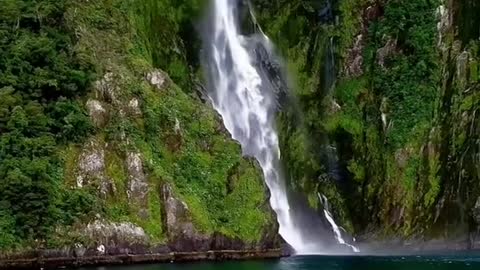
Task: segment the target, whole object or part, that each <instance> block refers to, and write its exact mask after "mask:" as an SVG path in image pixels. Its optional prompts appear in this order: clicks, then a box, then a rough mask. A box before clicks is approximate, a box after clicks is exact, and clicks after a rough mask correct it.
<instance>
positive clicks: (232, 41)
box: [207, 0, 306, 252]
mask: <svg viewBox="0 0 480 270" xmlns="http://www.w3.org/2000/svg"><path fill="white" fill-rule="evenodd" d="M213 2H214V3H213V6H214V9H213V14H212V16H213V17H212V18H211V19H212V20H213V21H212V22H211V25H212V29H209V30H210V31H211V32H210V33H209V34H210V37H209V38H210V41H211V44H209V46H210V48H207V50H208V52H207V53H208V56H207V58H208V59H207V62H208V68H207V72H208V75H209V78H210V84H211V88H212V89H211V91H209V93H208V95H209V98H210V100H211V102H212V104H213V106H214V108H215V109H216V110H217V111H218V112H219V113H220V114H221V116H222V118H223V122H224V124H225V127H226V128H227V130H228V131H229V132H230V134H231V135H232V137H233V138H234V139H235V140H237V141H238V142H239V143H240V144H241V145H242V149H243V152H244V154H245V155H249V156H253V157H255V158H256V159H257V160H258V162H259V164H260V166H261V168H262V170H263V175H264V178H265V182H266V184H267V186H268V188H269V190H270V193H271V196H270V205H271V206H272V208H273V210H274V211H275V213H276V215H277V219H278V223H279V233H280V235H281V236H282V237H283V238H284V239H285V241H286V242H287V243H288V244H290V245H291V246H292V247H293V248H294V249H295V251H296V252H302V251H303V250H305V248H306V246H305V244H304V241H303V240H302V233H301V230H300V229H299V228H297V227H296V226H295V225H294V222H293V220H292V217H291V214H290V206H289V203H288V199H287V191H286V186H285V182H284V180H283V179H282V175H281V172H280V149H279V145H278V136H277V132H276V130H275V126H274V123H275V113H276V110H277V107H278V106H277V101H276V96H275V90H274V89H273V87H274V86H273V84H272V82H271V81H269V80H268V79H265V74H263V71H262V70H261V69H260V68H259V67H258V65H259V64H260V63H258V62H257V57H256V55H255V52H253V51H255V50H252V49H251V48H252V47H254V46H262V47H263V48H264V49H265V50H266V51H267V52H270V51H271V50H272V45H271V43H270V41H269V39H268V38H267V36H265V35H264V34H263V33H260V34H259V35H258V36H255V38H252V37H250V38H249V37H246V36H243V35H241V34H240V29H239V25H238V17H237V16H238V14H237V9H238V2H237V1H236V0H213Z"/></svg>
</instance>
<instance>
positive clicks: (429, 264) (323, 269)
mask: <svg viewBox="0 0 480 270" xmlns="http://www.w3.org/2000/svg"><path fill="white" fill-rule="evenodd" d="M474 269H480V254H468V255H465V254H464V255H451V256H405V257H401V256H398V257H380V256H302V257H300V256H299V257H292V258H285V259H281V260H265V261H251V262H217V263H213V262H203V263H185V264H181V263H172V264H157V265H135V266H119V267H101V268H83V269H82V270H474Z"/></svg>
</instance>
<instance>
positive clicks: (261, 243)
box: [0, 0, 280, 256]
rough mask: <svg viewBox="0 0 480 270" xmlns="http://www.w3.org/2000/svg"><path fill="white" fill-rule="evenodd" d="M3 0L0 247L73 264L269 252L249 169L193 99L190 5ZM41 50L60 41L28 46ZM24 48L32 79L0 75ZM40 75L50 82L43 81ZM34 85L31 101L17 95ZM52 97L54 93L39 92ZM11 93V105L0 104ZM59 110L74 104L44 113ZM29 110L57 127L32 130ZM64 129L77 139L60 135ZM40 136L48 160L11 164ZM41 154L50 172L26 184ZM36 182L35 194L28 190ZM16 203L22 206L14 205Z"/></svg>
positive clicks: (9, 71) (259, 187) (198, 88)
mask: <svg viewBox="0 0 480 270" xmlns="http://www.w3.org/2000/svg"><path fill="white" fill-rule="evenodd" d="M7 2H8V5H7V7H8V8H7V9H5V8H3V7H2V8H1V10H2V16H0V17H1V18H2V19H0V20H1V21H0V22H1V26H2V28H1V29H2V31H3V32H1V35H2V37H1V39H2V46H4V47H5V48H6V51H5V54H2V58H1V59H2V61H1V62H2V73H1V75H0V76H1V77H2V79H1V82H0V89H1V91H2V93H1V94H2V96H3V97H2V98H1V100H2V101H0V106H1V111H2V119H1V120H0V132H1V133H2V146H1V147H0V148H1V150H0V151H1V158H2V166H0V167H2V168H1V169H0V171H1V173H2V176H3V177H4V178H3V179H2V184H1V185H2V191H1V192H0V193H1V194H2V196H1V197H2V199H0V248H1V249H2V250H5V251H11V252H15V251H22V252H23V251H28V250H44V249H54V250H60V251H59V252H60V254H61V256H72V255H74V256H83V255H85V254H86V255H103V254H125V253H129V254H138V253H140V254H142V253H150V252H162V253H163V252H170V251H183V252H188V251H209V250H266V249H272V248H278V247H279V244H280V239H279V237H278V235H277V226H278V225H277V223H276V219H275V217H274V214H273V211H272V210H271V208H270V206H269V204H268V198H269V193H268V190H267V188H266V186H265V184H264V182H263V179H262V177H261V171H260V170H259V168H258V165H257V163H256V162H255V161H254V160H252V159H248V158H243V157H242V155H241V149H240V146H239V145H238V144H237V143H235V142H234V141H233V140H232V139H230V136H229V134H228V133H227V132H226V130H225V129H224V127H223V124H222V121H221V119H220V118H219V116H218V115H216V114H215V112H214V111H213V109H212V108H211V106H210V104H208V103H207V102H205V100H203V99H202V98H203V95H202V91H203V90H202V84H201V83H200V78H201V77H200V75H199V74H197V73H196V72H197V70H198V61H196V58H197V56H196V55H197V54H198V51H195V44H196V43H194V42H198V41H197V40H196V39H195V38H194V36H195V35H196V34H195V32H194V29H193V23H194V22H196V20H197V19H198V18H197V17H195V15H196V14H199V12H200V6H201V5H200V1H193V2H192V1H180V2H179V1H169V0H167V1H154V0H151V1H150V0H147V1H136V0H132V1H103V0H102V1H87V0H85V1H38V2H35V3H30V2H29V1H20V0H19V1H17V0H12V1H7ZM197 2H198V3H197ZM2 5H3V4H2ZM35 9H36V10H40V13H36V12H35V11H34V10H35ZM32 10H33V11H32ZM3 13H5V14H7V15H8V16H5V17H4V16H3V15H4V14H3ZM15 35H17V36H15ZM18 35H23V36H25V39H26V38H27V37H28V38H29V39H26V40H23V41H22V39H21V38H20V37H18ZM60 35H62V36H60ZM61 38H63V40H61V41H58V39H61ZM42 41H43V42H45V43H49V42H50V43H52V44H55V42H58V43H59V44H56V45H54V46H53V47H51V48H50V47H42V46H43V44H40V45H39V46H38V47H37V46H36V44H35V43H34V42H42ZM190 41H191V42H192V43H189V42H190ZM22 42H25V43H27V45H28V44H30V46H31V47H32V48H31V50H37V51H36V53H37V55H31V56H25V59H22V60H23V62H22V64H25V66H28V68H30V70H31V71H32V72H33V73H34V75H35V77H33V78H31V82H32V85H30V86H25V85H22V83H24V81H22V80H24V79H25V78H21V77H19V76H18V77H15V76H17V75H18V74H19V72H18V71H17V70H15V67H11V66H8V64H10V63H9V62H8V61H12V60H11V59H16V57H17V56H16V55H17V54H18V50H19V49H23V48H22V46H25V44H22ZM55 46H56V47H55ZM42 50H43V51H42ZM48 50H51V51H48ZM7 53H8V54H7ZM53 55H60V56H59V57H63V56H66V57H68V60H69V61H71V62H73V63H75V64H71V63H67V65H72V66H74V65H77V66H78V67H79V68H78V69H79V70H81V71H82V72H83V73H82V74H81V75H83V74H88V76H87V75H85V76H84V80H83V82H84V84H83V85H81V86H80V85H79V84H78V83H76V82H67V83H66V84H65V85H60V83H59V81H60V80H61V78H57V77H55V73H56V74H58V76H64V77H67V76H75V75H77V76H80V75H79V74H80V71H70V70H68V69H66V71H65V70H55V68H56V66H55V65H56V63H54V62H53V61H60V60H61V59H53V58H52V57H53ZM37 57H39V58H42V57H44V58H45V59H44V60H42V59H37ZM4 60H5V61H7V62H4ZM3 63H7V64H6V65H4V64H3ZM12 65H13V64H12ZM3 67H4V68H6V69H5V70H6V71H5V72H3ZM50 69H51V70H52V74H49V73H47V72H46V71H44V73H42V70H50ZM12 80H18V82H15V84H14V83H12ZM42 80H44V81H46V82H43V81H42ZM9 83H10V85H9ZM41 83H43V85H41V86H37V85H38V84H41ZM36 84H37V85H36ZM68 87H70V88H72V91H73V93H72V94H70V95H69V94H68V93H67V92H66V91H67V90H68V89H69V88H68ZM37 88H38V89H39V92H38V93H37V94H32V95H29V94H28V93H29V91H30V89H32V90H35V89H37ZM80 88H81V89H80ZM65 89H67V90H65ZM7 91H10V92H7ZM54 91H57V92H58V94H57V95H54V96H53V95H51V96H49V94H50V93H52V92H54ZM12 93H14V94H18V95H23V100H22V99H21V98H19V99H18V100H12V98H10V97H8V95H9V94H12ZM5 97H6V99H5ZM29 102H30V103H29ZM59 102H68V104H75V107H74V109H77V110H78V113H76V114H75V111H73V109H71V108H66V109H65V111H62V112H58V113H57V114H55V112H53V113H51V112H50V110H51V108H52V107H58V106H59ZM31 103H35V104H37V105H36V106H37V107H38V108H37V107H35V108H37V109H36V110H35V108H34V109H32V108H30V107H29V106H30V104H31ZM41 110H43V111H46V113H45V117H46V118H48V120H46V121H51V122H62V123H63V122H65V126H62V127H60V128H58V129H53V128H51V127H50V124H48V123H47V124H46V125H45V127H44V129H43V131H42V130H40V131H39V130H38V128H37V129H36V126H35V125H36V124H37V122H38V119H36V118H35V117H36V114H37V113H38V111H41ZM13 111H22V117H23V118H22V119H21V120H18V121H20V122H21V121H23V122H21V123H20V124H17V125H16V126H15V124H9V123H10V122H14V121H16V120H15V119H17V118H15V115H14V114H12V112H13ZM78 119H81V122H80V121H79V120H78ZM22 124H23V125H24V126H25V129H22V130H20V127H22V126H20V125H22ZM82 125H83V126H82ZM68 129H70V130H71V131H70V132H71V133H72V134H75V135H78V136H76V137H75V139H72V136H63V137H62V135H63V133H65V132H67V131H69V130H68ZM42 132H43V133H42ZM47 132H48V133H47ZM18 134H20V135H18ZM42 134H51V135H48V136H51V144H50V145H49V147H50V148H48V150H49V152H45V151H46V150H43V151H44V152H43V153H39V151H40V150H37V152H33V153H31V154H27V155H26V156H25V157H22V158H21V159H20V158H19V159H18V163H15V164H14V165H9V164H13V162H14V161H15V162H16V161H17V160H16V159H15V156H17V155H19V153H18V151H21V150H20V149H21V147H34V146H31V145H35V143H36V142H35V141H33V142H32V140H36V139H42ZM14 136H17V137H18V136H21V137H22V139H23V138H24V137H25V141H22V143H21V144H20V143H19V144H18V145H19V146H18V148H16V149H11V148H13V147H15V144H11V143H8V142H5V141H6V140H7V139H8V138H12V140H13V138H14ZM45 136H46V135H45ZM29 143H30V144H29ZM37 144H38V143H37ZM8 147H11V148H8ZM39 147H40V146H39ZM42 149H43V148H42ZM32 151H36V149H32ZM42 154H43V155H44V156H45V157H47V158H49V159H51V160H52V161H51V162H50V163H48V165H47V166H49V167H48V168H50V169H51V170H53V173H49V172H44V175H35V174H32V173H31V171H32V170H34V169H31V168H30V167H29V166H30V165H29V164H31V163H35V162H36V161H37V160H40V159H41V155H42ZM53 160H54V161H55V162H53ZM22 162H24V163H25V164H24V165H26V166H22ZM39 162H40V161H39ZM40 173H41V172H40ZM16 174H18V175H21V176H22V177H23V178H22V180H21V181H23V184H22V185H24V186H23V187H22V186H19V185H20V183H19V182H18V181H16V178H15V177H14V176H15V175H16ZM0 178H1V177H0ZM46 179H48V180H46ZM47 182H48V185H47V184H46V183H47ZM35 183H37V184H38V185H41V186H42V187H43V188H44V189H46V190H47V193H46V194H43V195H42V190H38V189H37V190H35V187H34V185H35ZM17 188H18V189H17ZM30 188H31V189H30ZM39 196H40V197H39ZM27 200H29V202H28V203H30V205H25V207H24V208H18V207H16V206H15V204H16V203H17V202H18V201H27ZM39 215H40V216H39ZM39 230H41V233H40V231H39ZM4 254H7V253H4Z"/></svg>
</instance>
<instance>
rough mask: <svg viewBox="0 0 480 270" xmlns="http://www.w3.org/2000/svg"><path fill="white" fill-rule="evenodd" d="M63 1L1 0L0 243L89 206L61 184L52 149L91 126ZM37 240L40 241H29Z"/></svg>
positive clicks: (40, 234)
mask: <svg viewBox="0 0 480 270" xmlns="http://www.w3.org/2000/svg"><path fill="white" fill-rule="evenodd" d="M66 5H67V1H34V2H31V1H21V0H5V1H2V8H1V9H0V134H1V139H0V160H1V163H0V179H1V181H0V213H1V215H0V224H2V225H1V226H0V237H1V238H0V242H1V243H2V244H1V248H9V247H12V246H18V247H19V246H21V245H30V244H33V242H34V240H37V239H46V237H47V236H48V235H50V233H51V232H52V231H53V230H54V229H55V227H56V226H57V225H69V224H71V223H72V222H73V221H74V220H76V219H78V218H81V217H83V216H84V215H85V214H88V212H89V211H90V210H91V209H92V207H93V206H94V203H92V200H94V199H93V198H92V197H91V196H89V194H88V193H86V192H81V191H72V192H71V193H69V194H68V196H67V194H66V193H67V191H66V190H65V188H64V186H63V173H62V163H61V160H60V156H59V155H58V150H59V149H60V148H61V147H62V146H63V145H64V144H65V143H66V142H81V141H82V139H83V138H85V136H87V135H88V134H89V133H90V132H91V130H92V128H91V125H90V122H89V120H88V117H87V116H86V113H85V111H84V109H83V108H82V106H81V105H80V103H79V98H81V97H82V96H83V95H85V92H86V89H87V86H88V85H89V84H90V82H91V79H92V76H93V74H94V72H93V69H92V64H91V63H89V62H82V61H80V60H79V58H78V57H77V54H76V53H75V52H74V51H73V50H72V47H73V45H74V36H72V35H71V33H70V32H69V31H68V29H67V27H66V25H65V24H63V21H64V19H65V18H64V12H65V10H66ZM37 243H38V244H40V245H41V244H42V242H37Z"/></svg>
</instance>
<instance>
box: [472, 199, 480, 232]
mask: <svg viewBox="0 0 480 270" xmlns="http://www.w3.org/2000/svg"><path fill="white" fill-rule="evenodd" d="M472 212H473V219H474V220H475V222H476V223H477V226H478V228H479V229H480V197H478V199H477V202H476V203H475V206H474V207H473V210H472Z"/></svg>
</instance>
